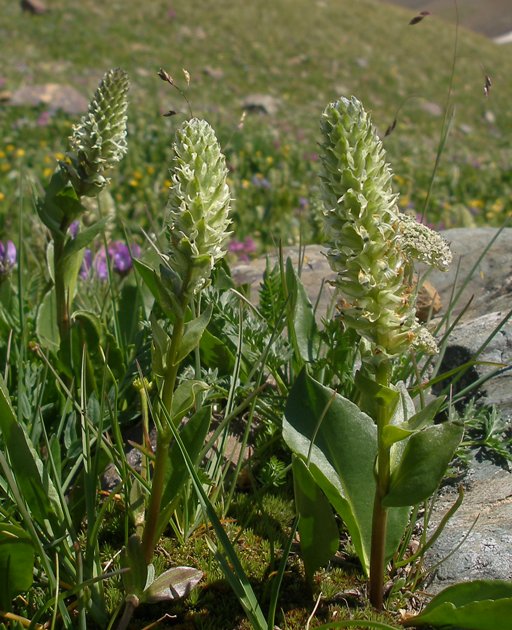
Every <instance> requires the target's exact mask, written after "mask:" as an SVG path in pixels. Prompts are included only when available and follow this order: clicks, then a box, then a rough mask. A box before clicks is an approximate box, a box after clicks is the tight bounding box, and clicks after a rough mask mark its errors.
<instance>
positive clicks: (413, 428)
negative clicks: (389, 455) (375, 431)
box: [382, 396, 445, 447]
mask: <svg viewBox="0 0 512 630" xmlns="http://www.w3.org/2000/svg"><path fill="white" fill-rule="evenodd" d="M444 401H445V396H441V397H439V398H436V399H435V400H432V401H431V402H430V403H429V404H428V405H426V406H425V407H424V408H423V409H421V410H420V411H418V413H415V414H414V415H413V416H411V417H410V418H409V419H408V420H406V421H405V422H402V423H400V424H388V425H387V426H385V427H384V430H383V431H382V443H383V444H384V446H386V447H390V446H391V445H392V444H395V442H399V441H400V440H404V439H405V438H407V437H409V436H410V435H412V434H413V433H415V432H417V431H419V430H420V429H423V428H424V427H425V426H427V425H430V424H432V423H433V421H434V418H435V417H436V415H437V414H438V413H439V410H440V409H441V406H442V404H443V403H444Z"/></svg>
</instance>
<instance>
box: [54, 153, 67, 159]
mask: <svg viewBox="0 0 512 630" xmlns="http://www.w3.org/2000/svg"><path fill="white" fill-rule="evenodd" d="M53 157H54V158H55V159H56V160H63V159H64V158H65V157H66V156H65V155H64V153H61V152H60V151H57V153H54V154H53Z"/></svg>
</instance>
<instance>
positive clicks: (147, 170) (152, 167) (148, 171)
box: [146, 166, 155, 175]
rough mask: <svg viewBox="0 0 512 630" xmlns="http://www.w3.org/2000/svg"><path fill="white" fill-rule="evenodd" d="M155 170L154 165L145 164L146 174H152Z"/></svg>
mask: <svg viewBox="0 0 512 630" xmlns="http://www.w3.org/2000/svg"><path fill="white" fill-rule="evenodd" d="M154 172H155V167H154V166H146V173H147V174H148V175H153V174H154Z"/></svg>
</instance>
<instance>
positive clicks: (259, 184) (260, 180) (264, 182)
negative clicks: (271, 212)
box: [251, 173, 271, 190]
mask: <svg viewBox="0 0 512 630" xmlns="http://www.w3.org/2000/svg"><path fill="white" fill-rule="evenodd" d="M251 181H252V183H253V186H256V188H263V190H268V189H269V188H270V187H271V184H270V182H269V181H268V179H266V177H263V175H261V174H260V173H258V174H257V175H254V177H253V178H252V180H251Z"/></svg>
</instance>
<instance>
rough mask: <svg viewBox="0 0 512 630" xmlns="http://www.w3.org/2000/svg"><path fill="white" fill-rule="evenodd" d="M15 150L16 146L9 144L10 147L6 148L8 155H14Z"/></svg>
mask: <svg viewBox="0 0 512 630" xmlns="http://www.w3.org/2000/svg"><path fill="white" fill-rule="evenodd" d="M14 149H15V146H14V144H8V145H7V146H6V147H5V150H6V151H7V153H12V152H13V151H14Z"/></svg>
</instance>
